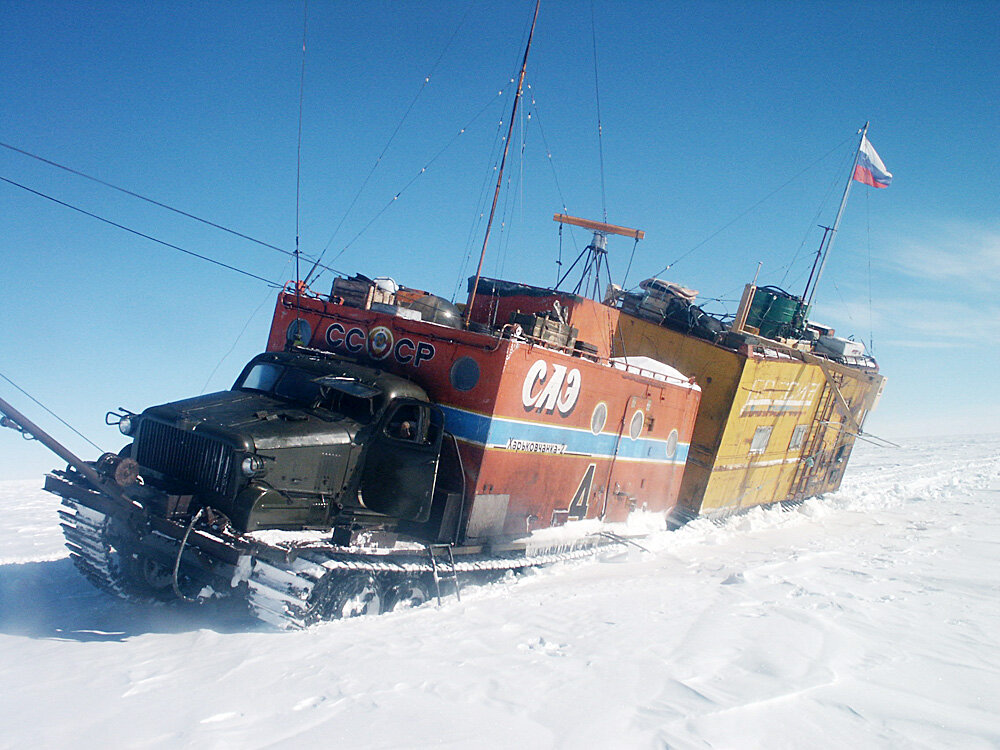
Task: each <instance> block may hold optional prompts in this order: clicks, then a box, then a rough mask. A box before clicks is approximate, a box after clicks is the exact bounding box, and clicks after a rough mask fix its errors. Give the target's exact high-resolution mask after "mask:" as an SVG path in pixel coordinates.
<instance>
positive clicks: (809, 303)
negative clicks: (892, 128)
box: [806, 122, 868, 309]
mask: <svg viewBox="0 0 1000 750" xmlns="http://www.w3.org/2000/svg"><path fill="white" fill-rule="evenodd" d="M867 135H868V123H867V122H866V123H865V126H864V127H863V128H862V129H861V139H860V140H859V141H858V148H857V151H855V152H854V161H853V162H852V163H851V173H850V174H849V175H848V176H847V186H846V187H845V188H844V197H843V198H842V199H841V201H840V210H838V211H837V219H836V221H834V222H833V226H832V227H831V228H830V240H829V242H827V243H826V249H825V250H824V251H823V260H822V261H821V262H820V264H819V272H818V273H817V274H816V281H815V282H814V283H813V287H812V290H811V291H810V292H809V299H807V300H806V309H809V308H811V307H812V301H813V296H815V294H816V287H818V286H819V279H820V276H822V275H823V269H824V268H826V259H827V258H828V257H829V255H830V248H831V247H833V241H834V240H835V239H837V228H838V227H839V226H840V218H841V217H842V216H843V215H844V207H845V206H847V196H848V195H850V192H851V183H852V182H854V170H855V169H857V166H858V157H859V156H861V146H862V145H863V144H864V142H865V136H867Z"/></svg>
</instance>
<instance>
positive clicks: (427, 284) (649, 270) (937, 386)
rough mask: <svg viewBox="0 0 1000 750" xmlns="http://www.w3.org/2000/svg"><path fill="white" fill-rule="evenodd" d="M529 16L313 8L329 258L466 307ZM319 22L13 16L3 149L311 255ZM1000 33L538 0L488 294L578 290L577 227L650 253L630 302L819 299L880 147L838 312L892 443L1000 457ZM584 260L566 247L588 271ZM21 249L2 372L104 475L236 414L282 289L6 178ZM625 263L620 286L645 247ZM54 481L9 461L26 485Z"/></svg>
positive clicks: (7, 274)
mask: <svg viewBox="0 0 1000 750" xmlns="http://www.w3.org/2000/svg"><path fill="white" fill-rule="evenodd" d="M532 9H533V3H532V2H529V1H522V0H518V2H471V3H458V2H455V3H416V2H398V3H391V2H372V3H363V4H362V3H333V2H328V3H323V2H317V1H316V0H314V2H312V3H310V5H309V9H308V37H307V38H308V42H307V54H306V67H305V87H304V95H303V120H302V147H301V190H300V196H301V198H300V203H299V226H300V229H299V234H300V243H301V248H302V250H303V252H304V253H307V254H313V255H315V254H318V253H319V252H320V251H321V250H323V249H324V248H325V247H326V246H327V245H329V247H330V249H329V251H328V252H327V255H326V257H327V259H328V261H329V259H331V258H334V257H335V256H336V259H335V260H334V261H331V265H333V266H334V267H335V268H337V269H339V270H341V271H344V272H348V273H354V272H361V273H365V274H367V275H371V276H375V275H390V276H393V277H394V278H395V279H396V280H397V281H399V282H400V283H403V284H405V285H407V286H412V287H417V288H423V289H427V290H429V291H432V292H435V293H438V294H441V295H442V296H445V297H451V296H452V295H453V293H454V291H455V289H456V288H459V289H460V290H461V293H460V296H464V289H465V282H464V279H465V277H467V276H468V275H470V274H471V273H472V272H473V271H474V270H475V269H474V258H472V260H471V261H470V260H469V257H470V254H471V255H472V256H476V255H478V251H479V246H480V245H481V243H482V236H483V225H482V222H481V220H480V218H479V217H480V214H481V213H482V212H483V211H484V210H487V209H488V203H486V201H488V199H489V197H490V192H491V190H492V188H491V185H492V182H494V181H495V179H496V177H495V173H494V172H493V171H492V167H493V165H494V163H495V161H496V151H497V143H498V134H499V133H501V132H502V131H505V127H501V122H504V123H505V122H506V118H507V116H508V111H509V106H510V95H511V92H512V86H511V84H510V79H511V77H512V76H513V75H514V74H515V72H516V68H517V64H518V62H519V60H520V56H521V54H522V51H523V42H524V39H525V36H526V32H527V26H528V23H529V21H530V15H531V11H532ZM302 17H303V7H302V4H301V3H295V2H248V3H229V2H215V3H212V2H207V3H131V2H123V3H100V2H99V3H75V2H73V3H70V2H44V1H39V2H31V3H25V2H9V1H8V0H0V71H2V74H0V141H2V142H3V143H5V144H9V145H11V146H14V147H16V148H18V149H22V150H25V151H28V152H31V153H33V154H37V155H39V156H42V157H45V158H47V159H49V160H52V161H55V162H58V163H60V164H63V165H66V166H68V167H71V168H73V169H75V170H78V171H81V172H84V173H86V174H88V175H92V176H94V177H96V178H99V179H101V180H104V181H107V182H110V183H113V184H115V185H119V186H121V187H124V188H127V189H129V190H131V191H134V192H136V193H140V194H142V195H145V196H148V197H151V198H153V199H156V200H158V201H161V202H163V203H166V204H169V205H171V206H174V207H176V208H178V209H181V210H184V211H187V212H189V213H192V214H196V215H198V216H200V217H203V218H206V219H208V220H211V221H213V222H215V223H218V224H221V225H224V226H226V227H229V228H231V229H234V230H237V231H239V232H241V233H243V234H246V235H249V236H252V237H254V238H256V239H258V240H261V241H263V242H266V243H269V244H272V245H275V246H278V247H281V248H285V249H287V250H291V249H293V248H294V246H295V233H296V154H297V133H298V117H299V78H300V70H301V69H300V66H301V62H302V52H301V44H302ZM595 40H596V47H597V66H596V67H597V76H598V80H599V86H595V60H594V58H595V55H594V47H595ZM998 40H1000V5H998V4H997V3H995V2H983V3H975V2H962V3H944V2H930V3H928V2H908V3H899V2H893V3H888V2H867V3H809V2H803V3H790V2H772V3H759V2H744V3H739V2H697V3H669V2H660V3H653V2H649V3H644V2H615V3H609V2H599V1H597V0H595V2H594V3H593V4H591V3H589V2H581V3H572V2H543V4H542V8H541V12H540V14H539V20H538V28H537V30H536V34H535V40H534V43H533V48H532V52H531V57H530V59H529V64H528V76H527V82H528V84H529V86H530V89H529V94H530V100H528V101H526V106H525V107H524V108H523V109H522V116H521V117H519V119H518V121H517V123H516V128H515V133H516V135H515V140H514V142H513V147H512V149H511V156H510V157H509V162H508V172H507V175H508V178H509V179H508V180H505V189H504V191H503V192H502V194H501V202H500V207H501V211H502V214H503V224H502V227H501V226H500V225H495V227H494V230H493V233H492V235H491V240H490V247H489V250H488V254H487V260H486V264H485V272H486V273H487V274H491V275H502V276H504V277H506V278H513V279H518V280H523V281H527V282H530V283H536V284H550V283H552V282H553V281H554V280H555V274H556V259H557V257H558V253H559V235H558V233H557V226H556V225H555V224H554V223H553V222H552V218H551V217H552V214H553V213H556V212H558V211H561V210H563V208H564V207H565V208H566V209H567V210H568V212H569V213H571V214H573V215H577V216H585V217H588V218H594V219H600V218H602V216H603V214H604V212H605V210H606V212H607V218H608V221H611V222H613V223H616V224H622V225H625V226H631V227H636V228H640V229H643V230H645V232H646V239H645V240H643V241H642V242H640V243H639V244H638V247H637V248H636V252H635V259H634V261H633V264H632V269H631V271H630V273H629V277H628V281H629V283H630V285H631V284H634V283H636V282H638V281H639V280H641V279H642V278H645V277H647V276H650V275H652V274H654V273H656V272H658V271H660V270H661V269H663V268H664V267H665V266H667V265H668V264H670V263H672V262H674V261H677V260H678V259H680V260H679V262H677V263H676V264H674V265H673V267H671V268H670V269H669V270H667V271H664V272H663V273H661V276H663V277H665V278H668V279H671V280H674V281H678V282H681V283H684V284H686V285H687V286H691V287H694V288H696V289H698V290H700V291H701V294H702V298H703V300H707V299H719V300H721V302H717V303H712V304H710V305H709V308H710V309H713V310H715V311H717V312H725V311H729V312H732V311H733V309H734V308H735V304H736V300H737V299H738V297H739V292H740V290H741V288H742V285H743V284H744V283H745V282H746V281H748V280H750V279H751V278H752V277H753V275H754V273H755V271H756V268H757V264H758V263H759V262H760V263H762V264H763V265H762V268H761V275H760V281H761V282H762V283H767V284H777V285H780V286H784V287H786V288H788V289H789V290H790V291H793V292H799V291H801V287H802V286H803V285H804V279H805V275H806V274H807V273H808V268H809V263H810V262H811V254H812V253H813V252H814V251H815V248H816V247H817V245H818V244H819V239H820V235H821V230H819V229H818V228H817V226H816V225H817V224H820V223H823V224H829V223H831V222H832V221H833V218H834V216H835V214H836V209H837V204H838V203H839V200H840V196H841V193H842V191H843V186H844V183H845V180H846V169H847V167H848V166H849V163H850V159H851V156H852V153H853V149H854V148H855V147H856V144H857V136H856V132H857V130H858V129H859V128H860V127H861V126H862V125H863V124H864V123H865V122H866V121H870V122H871V127H870V130H869V139H870V140H871V142H872V143H873V144H874V146H875V148H876V149H877V150H878V152H879V154H880V155H881V157H882V159H883V160H884V161H885V163H886V166H887V167H888V169H889V170H890V171H892V172H893V174H894V180H893V184H892V186H891V187H890V188H889V189H887V190H874V189H868V188H865V187H864V186H862V185H860V184H855V186H854V187H853V188H852V193H851V198H850V201H849V203H848V206H847V211H846V213H845V216H844V220H843V223H842V225H841V229H840V232H839V236H838V238H837V241H836V244H835V247H834V252H833V255H832V257H831V260H830V262H829V265H828V268H827V271H826V273H825V276H824V278H823V282H822V284H821V286H820V289H819V291H818V293H817V304H816V307H815V312H814V316H813V317H814V318H815V319H817V320H820V321H823V322H825V323H828V324H830V325H833V326H835V327H836V328H837V330H838V333H840V334H843V335H848V334H855V335H856V336H857V337H859V338H862V339H864V340H865V341H866V342H868V341H873V342H874V353H875V355H876V357H877V358H878V359H879V362H880V364H881V366H882V371H883V372H884V373H885V374H886V375H887V376H888V377H889V383H888V386H887V388H886V392H885V396H884V398H883V401H882V404H881V405H880V408H879V410H878V411H877V412H875V413H874V414H873V415H872V416H871V418H870V420H869V422H868V425H867V427H868V429H869V430H870V431H871V432H873V433H875V434H877V435H882V436H884V437H887V438H890V439H891V438H893V437H899V436H905V435H913V434H926V435H934V434H937V433H942V432H944V433H976V432H996V431H997V430H998V428H997V427H996V425H997V421H998V419H1000V407H998V397H997V395H996V387H995V385H994V381H995V372H996V371H997V370H998V369H1000V357H998V354H997V352H998V350H1000V348H998V346H997V343H996V339H997V334H996V331H997V330H998V328H1000V304H998V302H997V301H996V292H997V289H998V282H1000V208H998V197H997V196H998V187H1000V138H998V137H997V136H998V133H1000V115H998V113H997V109H996V102H997V101H998V100H1000V75H998V70H997V62H996V61H997V60H998V59H1000V41H998ZM428 76H429V80H425V79H426V78H427V77H428ZM500 92H502V93H500ZM595 92H599V100H600V116H601V125H602V131H603V139H602V143H601V146H602V148H603V157H604V158H603V161H604V173H603V190H602V173H601V168H600V163H601V160H600V151H599V144H598V140H597V106H596V101H597V96H595ZM529 115H530V116H529ZM397 128H398V130H397ZM463 129H464V130H463ZM394 133H395V134H394ZM460 133H461V134H460ZM387 144H388V148H386V146H387ZM383 152H384V153H383ZM548 154H551V158H548ZM380 155H382V156H381V159H379V157H380ZM376 161H377V163H378V166H377V168H376V169H374V171H372V167H373V165H375V164H376ZM369 174H370V177H369ZM0 176H2V177H4V178H6V179H8V180H12V181H14V182H17V183H20V184H21V185H23V186H25V187H28V188H30V189H32V190H35V191H38V192H40V193H44V194H46V195H49V196H52V197H54V198H57V199H58V200H60V201H63V202H65V203H69V204H71V205H73V206H76V207H78V208H81V209H84V210H86V211H89V212H91V213H93V214H97V215H99V216H101V217H103V218H105V219H108V220H110V221H114V222H116V223H119V224H122V225H125V226H128V227H130V228H132V229H134V230H137V231H139V232H142V233H144V234H147V235H150V236H152V237H155V238H156V239H158V240H161V241H163V242H168V243H171V244H173V245H176V246H178V247H181V248H184V249H185V250H188V251H191V252H195V253H199V254H202V255H207V256H210V257H212V258H215V259H217V260H219V261H221V262H224V263H227V264H230V265H234V266H238V267H240V268H244V269H246V270H247V271H250V272H251V273H254V274H256V275H258V276H262V277H264V278H267V279H273V280H277V281H278V282H282V281H285V280H287V279H290V278H293V277H294V269H293V267H292V266H291V265H290V264H289V259H288V257H287V256H285V255H282V254H280V253H278V252H276V251H274V250H272V249H268V248H266V247H263V246H261V245H259V244H255V243H251V242H248V241H246V240H242V239H239V238H237V237H234V236H233V235H231V234H227V233H224V232H220V231H218V230H215V229H212V228H210V227H207V226H205V225H203V224H199V223H197V222H194V221H192V220H190V219H186V218H184V217H181V216H178V215H176V214H173V213H170V212H167V211H165V210H163V209H160V208H156V207H154V206H151V205H149V204H147V203H143V202H141V201H138V200H136V199H134V198H130V197H128V196H125V195H122V194H121V193H118V192H115V191H113V190H110V189H108V188H106V187H102V186H100V185H98V184H96V183H94V182H92V181H88V180H86V179H83V178H80V177H78V176H74V175H71V174H69V173H67V172H65V171H62V170H59V169H56V168H53V167H52V166H49V165H46V164H43V163H41V162H39V161H37V160H34V159H31V158H29V157H26V156H24V155H23V154H20V153H17V152H15V151H12V150H10V149H8V148H0ZM362 188H363V189H362ZM397 194H398V195H399V197H398V198H397V199H395V200H393V197H394V196H396V195H397ZM602 195H603V198H602ZM352 204H353V205H352ZM349 208H350V210H349V211H348V209H349ZM338 226H339V227H340V229H339V231H338V232H337V233H336V234H335V233H334V230H335V229H337V227H338ZM588 240H589V237H588V236H587V234H586V233H584V232H582V231H580V230H576V232H574V233H572V234H570V233H567V234H564V236H563V240H562V253H563V257H564V260H567V261H569V260H572V258H574V257H575V256H576V253H577V252H578V251H579V249H580V248H582V247H583V246H585V245H586V244H587V242H588ZM0 248H2V253H3V276H2V278H3V280H4V281H3V287H2V288H3V302H2V305H0V311H2V312H0V372H2V373H3V374H5V375H6V376H7V377H9V378H11V379H12V380H14V381H15V382H17V383H18V384H19V385H21V386H22V387H23V388H25V389H26V390H28V391H29V392H30V393H32V395H34V396H35V397H36V398H38V399H39V400H41V401H42V402H44V403H45V404H46V405H47V406H48V407H49V408H51V409H52V410H53V411H55V412H56V413H58V414H59V415H60V416H62V417H63V418H64V419H66V420H67V421H69V422H70V423H72V424H73V425H74V426H75V427H76V428H77V429H79V430H80V431H82V432H83V433H84V434H86V435H87V436H88V437H89V438H90V439H92V440H93V441H95V442H96V443H98V444H99V445H100V446H101V447H102V448H105V449H115V450H116V449H117V448H118V447H120V445H121V443H122V440H121V439H120V437H119V436H117V433H116V432H115V431H114V429H113V428H108V427H105V426H104V424H103V421H104V420H103V415H104V412H105V411H107V410H108V409H111V408H114V407H117V406H119V405H122V406H126V407H129V408H132V409H134V410H140V409H142V408H144V407H146V406H148V405H151V404H153V403H160V402H163V401H166V400H172V399H176V398H181V397H185V396H189V395H195V394H198V393H200V392H202V391H203V390H206V389H207V390H217V389H221V388H226V387H228V386H229V385H230V384H231V382H232V380H233V378H234V377H235V375H236V374H237V373H238V372H239V370H240V368H241V366H242V363H243V362H244V361H245V360H246V359H248V358H249V357H250V356H252V355H253V354H254V353H256V352H257V351H259V350H261V349H262V348H263V346H264V343H265V338H266V332H267V327H268V322H269V317H270V310H271V308H272V306H273V303H274V290H272V289H270V288H269V287H268V286H266V285H265V284H264V283H262V282H260V281H257V280H254V279H251V278H248V277H245V276H240V275H238V274H236V273H234V272H232V271H228V270H226V269H223V268H220V267H217V266H213V265H210V264H207V263H205V262H203V261H200V260H197V259H194V258H192V257H190V256H188V255H185V254H183V253H181V252H179V251H177V250H173V249H169V248H166V247H164V246H163V245H160V244H157V243H154V242H152V241H150V240H148V239H144V238H142V237H139V236H136V235H134V234H130V233H128V232H126V231H124V230H122V229H119V228H115V227H112V226H110V225H108V224H105V223H102V222H100V221H98V220H96V219H94V218H91V217H89V216H86V215H83V214H81V213H79V212H77V211H74V210H71V209H69V208H66V207H65V206H62V205H59V204H56V203H54V202H52V201H50V200H47V199H45V198H42V197H39V196H38V195H35V194H33V193H30V192H28V191H26V190H24V189H22V188H18V187H15V186H12V185H10V184H9V183H7V182H0ZM610 251H611V265H612V270H613V272H614V273H615V275H616V278H618V279H619V280H620V279H621V277H622V276H623V275H624V271H625V267H626V265H627V263H628V259H629V255H630V253H631V252H632V243H631V242H630V241H628V240H625V239H621V238H618V239H612V240H611V243H610ZM470 263H471V264H472V265H471V268H470V265H469V264H470ZM869 269H870V271H869ZM330 281H331V275H330V274H329V273H326V274H324V275H323V276H321V277H320V279H319V280H318V281H317V283H316V286H317V288H318V289H321V290H323V291H326V290H328V287H329V284H330ZM0 394H2V395H3V397H4V398H7V399H8V400H10V401H11V402H13V403H14V404H15V405H16V406H18V407H19V408H21V409H22V410H23V411H25V412H27V413H28V414H29V415H32V416H35V417H37V421H38V422H39V423H40V424H42V425H43V426H45V427H47V428H51V429H52V431H53V432H54V433H55V434H56V435H57V436H59V437H60V438H63V439H65V440H66V442H67V444H68V445H69V446H70V447H71V448H73V449H74V450H77V451H78V452H79V453H80V454H81V455H83V456H85V457H92V456H94V454H95V453H96V449H95V448H93V447H91V446H89V445H87V444H86V443H85V442H84V441H83V440H81V439H80V438H78V437H77V436H75V435H73V434H72V433H70V432H68V431H67V430H66V429H65V428H64V427H62V426H61V425H59V424H58V423H56V422H55V421H54V420H53V419H52V418H51V417H49V416H48V415H46V414H44V413H43V412H40V410H39V409H38V408H37V407H36V406H35V405H34V404H32V403H31V402H30V401H28V400H27V398H26V397H24V396H23V395H22V394H20V393H18V392H17V391H16V390H14V389H13V388H12V387H11V386H10V385H9V384H8V383H6V382H2V381H0ZM52 465H54V462H53V459H52V458H50V456H49V454H48V453H47V452H46V451H45V450H44V449H42V448H41V447H39V446H33V445H30V444H27V443H24V442H23V441H21V440H20V439H19V438H17V436H16V435H14V433H12V432H11V433H4V434H0V478H8V477H11V478H13V477H21V476H25V477H27V476H33V475H36V474H38V473H40V472H41V471H44V470H45V469H46V468H49V467H50V466H52Z"/></svg>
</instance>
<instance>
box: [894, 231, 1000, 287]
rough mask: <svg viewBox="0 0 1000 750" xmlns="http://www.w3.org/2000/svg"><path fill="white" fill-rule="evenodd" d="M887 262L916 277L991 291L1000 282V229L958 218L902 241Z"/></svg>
mask: <svg viewBox="0 0 1000 750" xmlns="http://www.w3.org/2000/svg"><path fill="white" fill-rule="evenodd" d="M888 261H889V263H890V264H891V265H892V266H893V267H894V268H895V269H896V270H898V271H901V272H902V273H904V274H907V275H909V276H913V277H916V278H919V279H928V280H932V281H939V282H941V283H949V284H950V283H954V282H957V283H958V284H959V285H960V286H962V287H965V288H968V289H970V290H976V291H981V290H984V289H991V290H992V289H994V288H996V287H997V286H998V285H1000V231H998V230H997V229H996V228H993V227H987V226H982V225H976V224H971V223H968V222H959V221H948V222H944V223H942V224H939V225H937V226H932V227H925V228H924V230H923V231H921V233H920V235H919V236H918V237H911V238H906V239H903V240H901V241H900V243H899V245H898V246H897V247H896V248H894V249H892V250H891V251H890V253H889V257H888Z"/></svg>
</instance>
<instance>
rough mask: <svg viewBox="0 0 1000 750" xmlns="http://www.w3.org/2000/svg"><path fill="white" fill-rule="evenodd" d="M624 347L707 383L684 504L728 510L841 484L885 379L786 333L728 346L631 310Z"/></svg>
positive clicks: (622, 326)
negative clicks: (784, 337) (778, 338)
mask: <svg viewBox="0 0 1000 750" xmlns="http://www.w3.org/2000/svg"><path fill="white" fill-rule="evenodd" d="M611 341H612V342H613V344H612V346H613V348H614V350H615V354H616V355H622V354H628V355H641V356H649V357H653V358H655V359H658V360H660V361H663V362H666V363H668V364H670V365H672V366H673V367H676V368H677V369H679V370H681V371H682V372H684V373H687V374H690V375H692V376H693V377H694V378H695V379H696V380H697V383H698V385H699V386H701V389H702V397H701V408H700V410H699V412H698V418H697V420H696V422H695V428H694V434H693V437H692V442H691V449H690V453H689V457H688V463H687V467H686V469H685V472H684V481H683V484H682V488H681V494H680V503H681V505H682V506H683V507H684V508H685V509H686V511H687V512H688V513H690V514H693V515H694V514H697V515H709V516H716V515H725V514H728V513H731V512H734V511H739V510H741V509H745V508H748V507H751V506H754V505H763V504H768V503H774V502H782V501H789V500H801V499H804V498H806V497H810V496H813V495H819V494H822V493H825V492H831V491H833V490H836V489H837V488H838V487H839V486H840V481H841V478H842V476H843V468H844V467H845V466H846V463H847V460H848V458H849V456H850V452H851V449H852V447H853V445H854V442H855V439H856V437H857V435H858V434H859V433H860V432H861V428H862V425H863V424H864V420H865V417H866V415H867V414H868V412H869V411H870V410H871V409H872V408H874V406H875V404H876V402H877V400H878V397H879V396H880V395H881V392H882V388H883V387H884V384H885V378H884V377H883V376H881V375H879V374H878V373H877V372H875V371H874V370H871V369H862V368H855V367H847V366H844V365H840V364H837V363H835V362H832V361H829V360H825V359H822V358H819V357H816V356H815V355H813V354H810V353H808V352H804V351H799V350H797V349H795V348H793V347H791V346H787V345H785V344H782V343H780V342H775V341H770V340H766V339H754V338H751V339H749V341H748V343H746V344H743V345H742V346H740V347H739V348H738V349H736V350H733V349H729V348H726V347H723V346H720V345H717V344H714V343H711V342H709V341H706V340H704V339H700V338H697V337H695V336H692V335H689V334H685V333H681V332H678V331H674V330H671V329H668V328H664V327H662V326H658V325H655V324H654V323H651V322H649V321H646V320H642V319H639V318H635V317H632V316H630V315H625V314H622V315H620V316H617V326H616V330H615V332H614V335H613V336H612V337H611Z"/></svg>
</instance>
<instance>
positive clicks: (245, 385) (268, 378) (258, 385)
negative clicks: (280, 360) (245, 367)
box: [234, 362, 285, 393]
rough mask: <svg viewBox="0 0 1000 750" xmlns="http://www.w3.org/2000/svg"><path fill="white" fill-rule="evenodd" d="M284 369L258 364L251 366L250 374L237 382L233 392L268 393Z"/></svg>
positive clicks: (277, 366) (278, 366)
mask: <svg viewBox="0 0 1000 750" xmlns="http://www.w3.org/2000/svg"><path fill="white" fill-rule="evenodd" d="M284 370H285V368H284V367H282V366H280V365H272V364H267V363H263V362H262V363H260V364H256V365H254V366H253V368H252V369H251V370H250V372H248V373H247V375H246V377H245V378H243V380H242V381H240V382H238V383H237V384H236V386H235V388H234V390H240V391H263V392H264V393H270V392H271V389H272V388H274V384H275V383H276V382H278V378H279V377H281V373H282V372H284Z"/></svg>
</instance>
